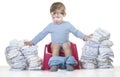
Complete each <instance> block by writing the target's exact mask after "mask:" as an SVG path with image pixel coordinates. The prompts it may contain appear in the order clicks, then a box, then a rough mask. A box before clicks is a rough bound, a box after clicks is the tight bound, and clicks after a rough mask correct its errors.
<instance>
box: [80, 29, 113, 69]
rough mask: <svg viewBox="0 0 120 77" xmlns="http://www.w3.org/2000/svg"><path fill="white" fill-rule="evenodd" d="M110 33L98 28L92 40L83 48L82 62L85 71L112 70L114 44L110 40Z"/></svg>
mask: <svg viewBox="0 0 120 77" xmlns="http://www.w3.org/2000/svg"><path fill="white" fill-rule="evenodd" d="M109 38H110V33H109V32H107V31H105V30H102V29H101V28H98V29H96V30H95V32H94V33H93V36H92V38H90V39H89V40H88V41H86V43H85V45H84V46H83V48H82V56H81V62H82V66H83V68H85V69H94V68H112V67H113V65H112V58H113V57H114V53H113V51H112V49H111V47H112V45H113V43H112V41H110V40H109Z"/></svg>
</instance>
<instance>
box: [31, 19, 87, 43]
mask: <svg viewBox="0 0 120 77" xmlns="http://www.w3.org/2000/svg"><path fill="white" fill-rule="evenodd" d="M48 33H50V34H51V42H52V43H58V44H63V43H65V42H69V33H72V34H74V35H75V36H76V37H78V38H80V39H83V38H84V36H85V35H84V34H83V33H82V32H81V31H79V30H77V29H76V28H75V27H74V26H73V25H72V24H70V23H69V22H67V21H63V22H62V23H61V24H55V23H50V24H48V25H47V27H46V28H44V30H43V31H41V32H40V33H39V34H38V35H37V36H36V37H34V38H33V39H32V44H33V45H35V44H37V43H38V42H39V41H41V40H42V39H43V38H44V37H45V36H46V35H47V34H48Z"/></svg>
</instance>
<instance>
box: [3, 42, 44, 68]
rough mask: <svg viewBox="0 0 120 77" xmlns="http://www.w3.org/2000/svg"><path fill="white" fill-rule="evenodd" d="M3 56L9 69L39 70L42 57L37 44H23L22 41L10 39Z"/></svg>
mask: <svg viewBox="0 0 120 77" xmlns="http://www.w3.org/2000/svg"><path fill="white" fill-rule="evenodd" d="M5 56H6V60H7V63H8V64H9V65H10V67H11V69H10V70H27V69H28V70H40V69H41V63H42V59H41V58H40V57H39V56H38V53H37V46H25V45H24V41H17V40H12V41H11V42H10V44H9V46H7V47H6V51H5Z"/></svg>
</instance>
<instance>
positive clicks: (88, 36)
mask: <svg viewBox="0 0 120 77" xmlns="http://www.w3.org/2000/svg"><path fill="white" fill-rule="evenodd" d="M92 36H93V34H90V35H85V37H84V38H83V40H84V41H88V40H89V39H90V38H91V37H92Z"/></svg>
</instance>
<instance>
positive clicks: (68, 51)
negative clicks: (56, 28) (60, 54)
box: [62, 42, 72, 56]
mask: <svg viewBox="0 0 120 77" xmlns="http://www.w3.org/2000/svg"><path fill="white" fill-rule="evenodd" d="M62 48H63V50H64V52H65V56H71V55H72V53H71V48H70V43H69V42H66V43H64V44H63V45H62Z"/></svg>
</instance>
